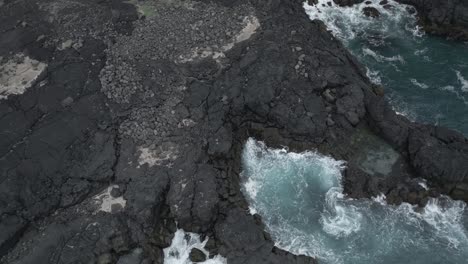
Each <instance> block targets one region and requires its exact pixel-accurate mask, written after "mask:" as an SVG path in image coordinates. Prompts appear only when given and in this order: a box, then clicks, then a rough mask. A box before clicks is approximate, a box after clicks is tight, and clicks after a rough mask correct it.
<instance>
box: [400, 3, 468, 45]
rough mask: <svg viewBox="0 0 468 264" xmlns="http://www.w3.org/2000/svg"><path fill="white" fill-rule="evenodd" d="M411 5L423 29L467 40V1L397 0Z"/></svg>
mask: <svg viewBox="0 0 468 264" xmlns="http://www.w3.org/2000/svg"><path fill="white" fill-rule="evenodd" d="M398 2H401V3H404V4H409V5H413V6H414V7H415V8H416V9H417V11H418V16H419V19H420V22H421V24H422V25H423V27H424V29H425V30H426V31H427V32H429V33H432V34H436V35H442V36H447V37H450V38H454V39H459V40H468V2H467V1H464V0H454V1H446V0H398Z"/></svg>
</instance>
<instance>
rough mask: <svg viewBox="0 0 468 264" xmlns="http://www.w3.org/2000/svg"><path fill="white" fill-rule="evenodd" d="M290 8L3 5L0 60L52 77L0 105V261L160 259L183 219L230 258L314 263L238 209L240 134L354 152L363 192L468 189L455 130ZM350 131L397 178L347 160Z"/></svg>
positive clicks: (353, 188)
mask: <svg viewBox="0 0 468 264" xmlns="http://www.w3.org/2000/svg"><path fill="white" fill-rule="evenodd" d="M302 2H303V1H299V0H294V1H257V0H251V1H248V2H245V1H208V0H207V1H201V2H197V3H195V5H194V6H192V7H191V8H185V7H184V6H183V5H180V6H179V5H176V4H177V3H175V2H167V3H166V2H164V3H163V2H161V1H151V2H145V4H149V5H150V6H149V7H148V6H146V7H147V8H149V10H151V9H150V8H151V7H152V6H151V5H155V6H153V7H154V8H156V10H158V16H153V17H151V12H147V10H148V9H143V11H142V12H145V10H146V13H145V14H144V16H143V15H142V16H140V19H138V15H137V12H136V9H135V7H134V6H133V5H130V4H124V3H122V2H120V1H98V2H96V1H90V0H79V5H76V6H75V5H73V6H69V5H65V7H66V8H63V9H62V8H60V7H63V2H61V0H51V3H49V2H47V3H45V4H44V3H43V2H41V4H42V5H45V6H43V7H42V8H39V7H38V3H37V2H35V1H34V0H26V1H20V2H18V1H16V2H15V1H11V2H10V1H8V2H5V4H4V5H3V6H2V7H0V20H1V21H0V22H2V23H0V32H1V34H2V38H0V56H3V57H4V58H6V59H8V58H10V57H11V56H12V54H16V53H20V52H21V53H25V54H26V55H28V56H30V57H31V58H34V59H37V60H39V61H41V62H44V63H47V64H48V70H47V74H46V75H45V76H44V79H43V80H42V81H41V82H39V83H36V84H35V85H34V86H33V87H31V88H29V89H28V90H27V91H26V92H25V93H24V94H21V95H11V96H9V97H8V98H7V99H2V100H0V127H1V131H0V134H1V136H0V146H1V147H0V155H1V158H0V255H2V262H5V263H51V262H53V263H73V262H78V261H80V262H86V263H97V262H101V263H109V262H111V263H115V262H118V263H128V262H130V263H132V262H135V263H163V249H164V248H166V247H168V246H169V245H170V243H171V241H172V238H173V234H174V232H175V231H176V230H177V228H183V229H184V230H185V231H187V232H198V233H201V234H202V235H204V236H207V237H209V238H210V239H209V240H208V241H209V242H208V245H207V249H208V250H209V251H210V256H212V255H215V254H221V255H222V256H224V257H226V258H227V260H228V263H255V264H257V263H282V264H283V263H316V262H317V261H316V260H315V259H313V258H310V257H306V256H296V255H293V254H290V253H288V252H286V251H283V250H280V249H278V248H276V247H275V246H274V242H273V239H272V238H271V237H270V236H269V235H268V233H266V231H265V226H264V225H263V223H262V220H261V217H259V216H258V215H255V216H253V215H250V214H249V213H248V204H247V202H246V200H245V198H244V197H243V195H242V193H241V191H240V185H241V181H242V180H243V179H242V178H241V177H242V176H241V174H240V172H241V171H242V167H241V151H242V148H243V145H244V143H245V140H246V139H247V138H248V137H255V138H257V139H259V140H264V141H265V142H266V143H267V144H268V145H269V146H271V147H280V146H288V147H290V149H291V150H294V151H303V150H306V149H312V148H317V149H318V150H320V151H322V152H323V153H325V154H330V155H333V156H334V157H335V158H337V159H344V160H350V161H351V162H350V164H349V168H348V171H347V172H346V175H345V190H346V192H347V193H348V195H350V196H354V197H357V198H361V197H369V196H375V195H377V194H379V193H385V194H387V195H388V197H390V198H389V199H390V201H391V202H394V203H399V202H402V201H409V202H412V203H418V204H424V200H425V199H427V197H429V196H431V197H432V196H434V195H437V194H438V193H445V194H449V195H452V197H454V198H460V199H466V198H467V193H468V190H467V189H468V188H466V185H467V183H468V179H467V178H468V177H467V176H466V175H467V169H466V166H465V165H464V164H468V162H467V161H468V157H467V155H466V152H467V149H468V144H467V142H466V139H465V138H464V137H463V136H461V135H460V134H458V133H455V132H453V131H450V130H446V129H443V128H438V127H433V126H422V125H420V124H416V123H412V122H410V121H409V120H407V119H406V118H404V117H401V116H398V115H396V114H395V112H394V111H393V110H392V109H391V107H389V106H388V105H387V103H386V102H385V100H384V99H383V97H382V93H383V91H382V89H380V88H376V87H375V86H374V85H373V84H371V83H370V82H369V80H368V79H367V77H366V76H365V74H364V73H365V69H364V68H363V67H362V66H361V65H360V64H359V63H357V62H356V60H355V58H353V57H352V56H351V55H350V54H349V52H347V51H346V50H345V48H344V47H343V45H342V44H341V43H339V41H337V40H336V39H334V38H333V37H332V36H331V35H330V33H329V32H327V30H326V28H325V26H324V25H323V23H321V22H319V21H314V22H312V21H310V20H309V19H308V17H307V15H306V14H305V13H304V11H303V8H302ZM50 4H54V5H53V6H54V7H56V8H51V9H48V8H47V7H48V5H50ZM174 5H175V6H174ZM49 7H50V6H49ZM55 12H57V13H55ZM64 17H69V18H77V17H79V18H80V19H71V21H73V23H71V24H70V23H68V22H70V20H61V19H60V18H64ZM174 17H177V18H179V19H178V20H177V21H175V22H174ZM18 20H22V21H27V25H28V26H26V27H23V26H18V25H17V21H18ZM200 21H201V22H200ZM248 22H249V23H248ZM193 25H196V26H193ZM246 25H249V26H248V27H247V29H245V27H246ZM192 26H193V27H192ZM252 28H255V30H252ZM83 29H86V30H83ZM243 29H244V30H243ZM249 30H252V31H255V34H252V35H251V36H250V35H249V36H245V35H243V34H240V33H245V32H244V31H247V33H248V31H249ZM251 33H253V32H251ZM237 34H240V35H237ZM41 35H44V37H43V38H40V36H41ZM4 36H5V37H4ZM161 36H163V37H161ZM241 37H242V38H241ZM38 39H39V40H38ZM68 40H71V42H68ZM240 40H243V41H240ZM64 43H65V44H66V45H64ZM70 43H72V44H70ZM69 44H70V45H69ZM73 44H75V45H73ZM64 46H65V48H63V47H64ZM216 47H218V48H219V47H224V48H223V50H219V49H216ZM205 48H206V49H205ZM3 61H4V60H2V61H1V62H0V63H3ZM299 62H300V63H299ZM68 98H71V99H72V100H70V99H68ZM361 127H364V128H366V129H368V130H372V131H373V132H372V133H374V134H376V135H378V136H379V137H381V138H383V139H385V140H386V141H387V142H388V143H389V144H390V145H391V146H392V147H393V148H394V149H396V150H398V151H399V152H400V155H401V157H400V160H399V161H398V162H397V163H396V164H397V165H395V166H394V167H395V168H396V167H398V168H396V169H395V172H393V173H392V174H391V175H387V176H386V177H383V176H381V175H377V177H371V176H370V175H368V173H366V172H365V171H363V170H362V169H361V168H359V166H358V164H354V163H353V161H352V160H353V159H352V157H351V155H352V154H353V153H352V148H351V142H350V135H353V134H355V133H358V132H357V131H358V128H361ZM373 176H375V175H373ZM417 177H422V178H425V177H426V178H427V180H428V185H429V186H430V187H431V189H430V190H428V191H424V190H421V187H418V186H419V185H418V184H417V180H416V179H415V178H417ZM116 186H118V188H117V187H116ZM117 190H118V191H117ZM104 201H105V203H104ZM109 203H110V204H109ZM176 223H177V224H176Z"/></svg>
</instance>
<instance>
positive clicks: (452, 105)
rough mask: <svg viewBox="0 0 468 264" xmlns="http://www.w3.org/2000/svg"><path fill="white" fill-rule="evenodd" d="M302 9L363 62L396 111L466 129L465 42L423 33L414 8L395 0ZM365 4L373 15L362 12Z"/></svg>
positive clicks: (325, 2) (324, 3) (324, 0)
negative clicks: (380, 85)
mask: <svg viewBox="0 0 468 264" xmlns="http://www.w3.org/2000/svg"><path fill="white" fill-rule="evenodd" d="M304 9H305V11H306V13H307V14H308V16H309V17H310V19H312V20H321V21H322V22H323V23H324V24H325V25H326V26H327V28H328V30H330V31H331V32H332V34H333V35H334V36H335V37H337V38H338V39H340V40H341V41H342V42H343V43H344V44H345V45H346V46H347V47H348V48H349V50H350V51H351V52H352V53H353V54H354V55H355V56H356V57H358V59H359V60H360V61H361V62H362V63H363V64H364V65H366V67H367V69H368V70H367V75H368V77H369V79H370V80H371V81H373V82H374V83H377V84H382V85H383V86H384V87H385V88H386V97H387V99H388V100H389V102H390V103H391V104H392V106H393V108H394V109H395V110H396V111H398V112H400V113H402V114H403V115H405V116H408V117H409V118H410V119H411V120H413V121H419V122H424V123H432V124H440V125H444V126H448V127H450V128H453V129H457V130H459V131H461V132H463V133H465V134H467V135H468V81H467V78H468V43H459V42H454V41H449V40H445V39H443V38H438V37H434V36H430V35H426V34H424V32H423V31H422V29H421V28H420V27H419V26H418V23H417V19H416V11H415V10H414V8H412V7H410V6H408V5H404V4H400V3H397V2H396V1H394V0H387V1H382V0H367V1H363V2H362V3H360V4H356V5H353V6H351V7H340V6H338V5H337V4H335V3H334V1H332V0H318V1H317V4H315V5H309V4H307V3H304ZM369 10H372V12H371V13H373V14H374V16H376V17H370V16H368V15H366V14H365V13H366V12H365V11H367V12H368V13H369ZM376 14H378V15H376ZM434 98H437V100H434Z"/></svg>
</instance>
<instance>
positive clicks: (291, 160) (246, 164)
mask: <svg viewBox="0 0 468 264" xmlns="http://www.w3.org/2000/svg"><path fill="white" fill-rule="evenodd" d="M242 160H243V173H242V178H243V182H244V184H243V188H242V191H243V192H244V194H245V196H246V198H247V200H248V201H249V203H250V207H251V208H252V211H253V212H254V213H258V214H260V215H261V216H262V219H263V220H264V222H265V224H266V226H267V229H268V231H269V232H270V234H271V235H272V237H273V239H274V241H275V243H276V245H277V246H278V247H280V248H283V249H285V250H288V251H291V252H293V253H296V254H305V255H309V256H315V257H317V258H318V259H319V261H320V262H321V263H346V264H348V263H350V264H354V263H355V264H362V263H383V264H386V263H392V264H393V263H415V264H426V263H434V264H435V263H453V264H455V263H463V261H465V260H466V259H467V258H468V239H467V226H466V224H465V223H464V221H465V220H466V217H467V216H466V214H467V212H466V209H465V204H464V203H463V202H458V201H453V200H450V199H449V198H447V197H442V198H440V199H430V200H429V202H428V204H427V206H426V207H425V208H418V207H416V206H413V205H410V204H407V203H403V204H402V205H400V206H392V205H388V204H387V203H386V200H385V196H384V195H379V196H378V197H375V198H374V199H360V200H353V199H349V198H347V197H346V195H344V194H343V188H342V186H341V180H342V176H341V174H342V170H343V169H344V168H345V163H344V162H343V161H337V160H334V159H333V158H331V157H327V156H324V155H321V154H320V153H317V152H314V151H308V152H303V153H294V152H288V151H287V150H286V149H269V148H267V147H266V146H265V144H264V143H262V142H258V141H255V140H253V139H249V140H248V141H247V142H246V144H245V147H244V150H243V154H242ZM247 183H249V186H248V188H247V186H246V184H247ZM435 249H436V250H435Z"/></svg>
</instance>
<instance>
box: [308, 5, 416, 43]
mask: <svg viewBox="0 0 468 264" xmlns="http://www.w3.org/2000/svg"><path fill="white" fill-rule="evenodd" d="M380 2H381V0H368V1H365V3H364V2H363V3H360V4H355V5H353V6H351V7H340V6H338V5H336V4H335V3H334V1H329V0H318V3H317V4H315V5H312V6H311V5H309V4H308V3H307V2H305V3H304V9H305V11H306V13H307V14H308V15H309V17H310V19H312V20H315V19H318V20H321V21H323V22H324V23H325V25H326V26H327V28H328V29H329V30H330V31H332V33H333V35H335V36H336V37H338V38H340V39H341V40H343V41H349V40H352V39H354V38H356V37H357V36H359V35H360V34H368V33H370V32H383V33H386V34H385V35H386V36H388V35H389V34H391V33H392V32H391V31H389V28H391V27H392V23H393V24H401V23H403V24H404V26H403V27H401V28H403V29H405V30H408V31H410V32H411V34H412V35H414V36H416V37H419V36H421V34H422V33H421V30H420V28H419V27H417V26H416V23H414V22H415V21H416V19H415V17H414V15H411V14H409V13H408V11H407V6H406V5H403V4H398V3H396V2H395V1H393V0H389V1H388V3H389V5H391V6H392V8H385V7H384V6H383V5H381V4H380ZM365 7H373V8H375V9H377V11H378V12H379V13H380V16H381V17H384V19H376V18H371V17H367V16H366V15H365V14H364V12H363V9H364V8H365ZM405 20H410V22H411V23H406V21H405ZM383 21H384V22H383ZM382 36H384V35H382Z"/></svg>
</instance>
